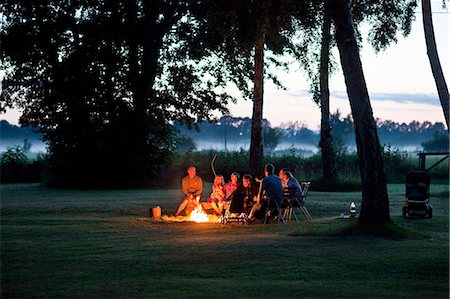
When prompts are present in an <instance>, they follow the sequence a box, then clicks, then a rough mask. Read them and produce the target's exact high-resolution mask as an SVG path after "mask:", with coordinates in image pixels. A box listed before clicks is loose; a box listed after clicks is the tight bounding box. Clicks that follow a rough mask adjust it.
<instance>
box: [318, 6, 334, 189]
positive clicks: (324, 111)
mask: <svg viewBox="0 0 450 299" xmlns="http://www.w3.org/2000/svg"><path fill="white" fill-rule="evenodd" d="M323 15H324V17H323V18H324V19H323V24H322V42H321V51H320V71H319V77H320V79H319V81H320V82H319V85H320V92H319V93H320V114H321V120H320V142H319V146H320V149H321V153H322V175H323V180H324V183H325V186H327V188H328V189H329V190H332V189H333V186H334V185H335V183H336V182H335V181H336V163H335V159H334V156H335V155H334V146H333V134H332V130H331V124H330V90H329V84H328V79H329V68H330V42H331V34H330V27H331V17H330V13H329V11H328V10H327V9H326V7H325V8H324V13H323Z"/></svg>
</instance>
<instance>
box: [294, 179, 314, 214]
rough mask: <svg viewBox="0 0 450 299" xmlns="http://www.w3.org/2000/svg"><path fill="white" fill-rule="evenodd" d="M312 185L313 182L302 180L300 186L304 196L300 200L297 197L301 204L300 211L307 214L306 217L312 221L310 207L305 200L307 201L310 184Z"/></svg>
mask: <svg viewBox="0 0 450 299" xmlns="http://www.w3.org/2000/svg"><path fill="white" fill-rule="evenodd" d="M310 185H311V182H302V183H301V184H300V186H301V187H302V198H301V199H300V201H299V200H298V199H297V200H296V201H297V203H298V204H299V206H300V207H299V208H300V211H302V213H303V214H304V215H305V217H306V219H308V220H309V221H312V220H313V219H312V217H311V215H310V214H309V211H308V209H307V208H306V207H305V202H306V196H307V195H308V191H309V186H310Z"/></svg>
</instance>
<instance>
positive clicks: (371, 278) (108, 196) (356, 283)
mask: <svg viewBox="0 0 450 299" xmlns="http://www.w3.org/2000/svg"><path fill="white" fill-rule="evenodd" d="M208 188H209V187H206V188H205V189H206V190H209V189H208ZM403 192H404V185H389V194H390V201H391V218H392V219H393V221H394V223H395V228H396V230H397V231H400V232H401V234H402V235H403V236H397V237H395V238H386V237H383V238H382V237H373V236H355V235H354V236H347V235H343V234H342V233H341V232H342V231H343V230H345V228H346V227H348V226H349V225H351V223H350V222H348V221H342V220H336V216H338V215H339V214H340V213H345V212H346V211H347V208H348V205H349V204H350V202H351V201H355V202H356V203H357V206H358V207H359V204H360V201H361V200H360V197H361V196H360V194H359V193H358V192H351V193H350V192H349V193H320V192H311V193H310V195H309V196H308V209H309V211H310V213H311V215H312V216H313V218H314V219H315V221H314V222H313V223H307V222H305V221H304V220H302V221H301V223H300V224H298V225H296V224H290V225H286V226H283V225H278V224H272V225H229V226H224V225H220V224H196V223H155V222H151V221H149V220H148V219H145V218H144V217H146V215H147V214H148V208H150V207H152V206H155V205H160V206H161V207H162V209H163V213H173V212H174V210H175V209H176V206H177V203H178V202H179V199H180V191H179V190H172V189H171V190H124V191H117V190H116V191H68V190H55V189H46V188H44V187H41V186H40V185H37V184H20V185H1V297H2V298H8V297H20V298H24V297H47V298H48V297H52V298H55V297H58V298H61V297H64V298H74V297H76V298H100V297H101V298H104V297H114V298H116V297H165V298H168V297H169V298H170V297H208V298H210V297H214V298H225V297H226V298H230V297H259V298H267V297H326V298H330V297H339V298H340V297H377V298H380V297H384V298H386V297H389V298H394V297H402V298H421V297H424V298H448V297H449V282H448V281H449V198H448V185H433V186H432V187H431V192H432V198H431V202H432V204H433V206H434V217H433V218H432V219H403V218H402V217H401V206H402V203H403Z"/></svg>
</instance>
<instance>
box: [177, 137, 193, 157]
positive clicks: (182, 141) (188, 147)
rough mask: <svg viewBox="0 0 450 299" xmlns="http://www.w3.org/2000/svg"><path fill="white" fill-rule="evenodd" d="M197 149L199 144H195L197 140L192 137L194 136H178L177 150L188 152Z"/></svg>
mask: <svg viewBox="0 0 450 299" xmlns="http://www.w3.org/2000/svg"><path fill="white" fill-rule="evenodd" d="M196 149H197V146H196V145H195V142H194V140H193V139H192V137H189V136H186V135H182V136H180V137H179V138H178V144H177V152H179V153H187V152H192V151H195V150H196Z"/></svg>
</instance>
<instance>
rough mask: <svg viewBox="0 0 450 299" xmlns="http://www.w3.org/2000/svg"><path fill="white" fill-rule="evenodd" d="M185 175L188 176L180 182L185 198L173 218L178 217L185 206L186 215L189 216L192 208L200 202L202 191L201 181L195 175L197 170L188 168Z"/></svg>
mask: <svg viewBox="0 0 450 299" xmlns="http://www.w3.org/2000/svg"><path fill="white" fill-rule="evenodd" d="M187 173H188V175H187V176H185V177H184V178H183V180H182V181H181V187H182V189H183V193H184V195H185V198H184V199H183V201H182V202H181V204H180V206H179V207H178V211H177V213H176V214H175V216H178V215H179V214H180V213H181V212H182V211H183V210H184V209H185V208H186V207H187V206H189V210H188V209H187V210H186V215H189V214H190V212H191V211H192V210H193V208H192V207H193V206H196V205H198V204H199V202H200V195H201V194H202V190H203V181H202V179H201V178H200V177H199V176H198V175H197V169H196V168H195V166H190V167H189V168H188V169H187Z"/></svg>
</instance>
